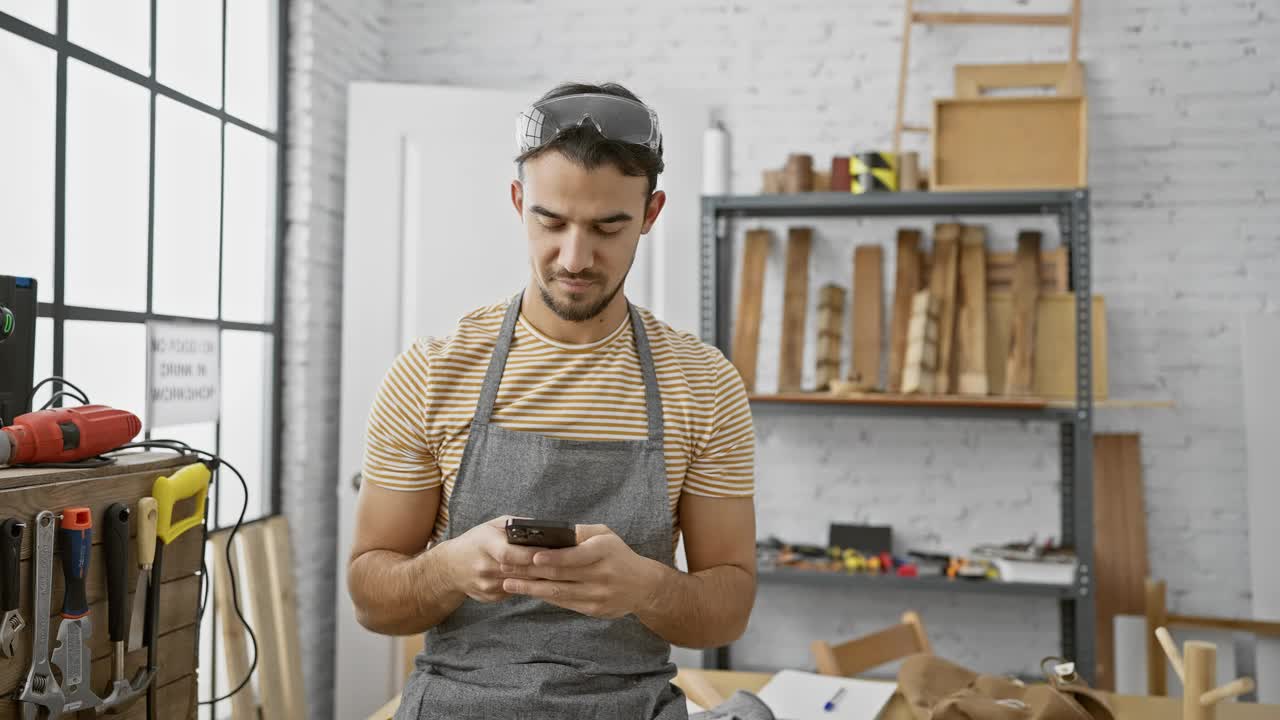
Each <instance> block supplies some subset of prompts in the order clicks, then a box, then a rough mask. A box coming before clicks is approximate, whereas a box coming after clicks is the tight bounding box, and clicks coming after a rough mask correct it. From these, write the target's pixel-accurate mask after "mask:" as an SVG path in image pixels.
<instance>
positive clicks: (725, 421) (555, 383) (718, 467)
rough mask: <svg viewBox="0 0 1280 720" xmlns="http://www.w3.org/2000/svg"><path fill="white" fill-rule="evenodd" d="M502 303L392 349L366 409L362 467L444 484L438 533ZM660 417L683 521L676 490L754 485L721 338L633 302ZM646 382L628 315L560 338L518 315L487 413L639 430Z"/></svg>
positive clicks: (747, 490)
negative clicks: (603, 331) (700, 334)
mask: <svg viewBox="0 0 1280 720" xmlns="http://www.w3.org/2000/svg"><path fill="white" fill-rule="evenodd" d="M506 310H507V303H505V302H504V303H500V304H496V305H490V306H487V307H483V308H480V309H478V310H475V311H473V312H472V313H470V314H468V315H467V316H465V317H464V318H462V320H461V321H460V322H459V324H458V327H457V329H456V330H455V332H454V334H453V335H451V336H449V337H446V338H420V339H419V340H417V341H416V342H414V343H413V345H412V346H411V347H410V348H409V349H408V350H405V351H404V352H403V353H401V354H400V355H399V357H397V358H396V360H395V362H394V363H393V364H392V366H391V369H390V370H389V371H388V372H387V374H386V376H385V377H384V378H383V381H382V385H381V387H380V388H379V390H378V394H377V397H376V398H375V400H374V403H373V407H372V409H371V410H370V412H369V420H368V429H367V435H366V443H365V456H364V467H363V475H364V479H365V480H367V481H368V482H372V483H374V484H376V485H379V486H381V487H384V488H389V489H392V490H405V491H414V490H427V489H431V488H435V487H441V486H443V493H442V497H441V502H440V512H439V515H438V517H437V518H436V524H435V531H434V533H433V537H434V539H437V540H439V539H440V538H442V537H443V534H444V531H445V528H446V527H447V523H448V500H449V496H450V494H451V493H452V491H453V483H454V481H455V479H456V478H457V472H458V468H459V466H460V465H461V463H462V453H463V450H464V449H465V448H466V444H467V437H468V436H469V434H470V433H469V430H470V425H471V421H472V419H473V417H474V415H475V410H476V402H477V400H478V399H479V397H480V387H481V385H482V384H483V382H484V375H485V371H486V370H487V369H488V366H489V358H490V356H491V355H492V352H493V348H494V346H495V345H496V344H497V338H498V332H499V330H500V329H501V326H502V320H503V316H504V315H505V313H506ZM640 315H641V318H642V320H643V322H644V327H645V331H646V334H647V335H648V337H649V344H650V346H651V348H652V352H653V361H654V366H655V369H656V371H657V376H658V390H659V393H660V394H661V396H662V405H663V411H664V416H665V417H664V419H665V427H664V432H665V438H664V440H665V456H666V464H667V499H668V502H669V504H670V507H671V512H672V524H673V526H674V527H675V528H676V533H677V536H678V533H679V517H678V514H677V510H678V503H679V500H680V496H681V494H682V493H686V492H687V493H690V494H693V495H702V496H706V497H751V496H752V495H753V493H754V480H755V472H754V463H755V432H754V429H753V427H752V422H751V410H750V407H749V406H748V403H747V395H746V391H745V389H744V388H743V385H742V379H741V377H740V376H739V375H738V372H737V370H736V369H735V368H734V367H733V365H732V364H730V363H729V361H728V360H726V359H725V357H724V355H723V354H722V353H721V352H720V351H719V350H718V349H716V348H714V347H711V346H709V345H706V344H705V343H703V342H701V341H700V340H698V339H697V338H696V337H694V336H693V335H690V334H688V333H683V332H678V331H676V330H674V329H672V328H671V326H670V325H667V324H666V323H664V322H661V321H659V320H658V319H656V318H655V317H654V316H653V314H652V313H650V312H649V311H648V310H644V309H640ZM646 417H647V416H646V408H645V401H644V382H643V379H642V377H641V374H640V359H639V355H638V353H637V351H636V346H635V342H634V333H633V332H632V329H631V322H630V319H629V318H628V319H626V320H624V321H623V322H622V324H621V325H619V326H618V328H617V329H616V330H614V331H613V332H612V333H610V334H609V336H608V337H605V338H604V339H602V340H599V341H597V342H594V343H591V344H589V345H566V344H564V343H560V342H556V341H554V340H551V339H550V338H548V337H546V336H544V335H543V334H542V333H540V332H538V331H537V330H536V329H535V328H534V327H533V326H532V325H530V324H529V323H528V322H527V321H526V320H525V318H524V316H523V315H521V317H520V322H519V323H518V324H517V325H516V330H515V335H514V338H513V339H512V344H511V352H510V354H509V356H508V358H507V365H506V370H505V371H504V372H503V376H502V383H501V385H500V386H499V389H498V399H497V403H496V405H495V407H494V413H493V422H494V423H495V424H496V425H499V426H501V427H503V428H506V429H509V430H518V431H525V432H533V433H539V434H543V435H549V436H554V437H559V438H571V439H579V440H623V439H635V440H640V439H643V438H644V437H645V436H646V435H647V431H646Z"/></svg>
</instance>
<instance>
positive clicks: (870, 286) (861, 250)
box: [850, 245, 884, 387]
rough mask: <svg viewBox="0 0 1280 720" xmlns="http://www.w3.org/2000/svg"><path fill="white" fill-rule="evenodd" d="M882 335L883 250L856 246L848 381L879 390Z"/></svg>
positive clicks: (869, 246) (854, 252) (871, 246)
mask: <svg viewBox="0 0 1280 720" xmlns="http://www.w3.org/2000/svg"><path fill="white" fill-rule="evenodd" d="M883 335H884V249H883V248H881V247H880V246H879V245H859V246H858V247H857V248H855V249H854V251H853V337H852V338H851V339H852V358H853V368H852V372H851V374H850V379H851V380H853V381H854V382H856V383H860V384H862V385H864V386H869V387H880V345H881V338H882V337H883Z"/></svg>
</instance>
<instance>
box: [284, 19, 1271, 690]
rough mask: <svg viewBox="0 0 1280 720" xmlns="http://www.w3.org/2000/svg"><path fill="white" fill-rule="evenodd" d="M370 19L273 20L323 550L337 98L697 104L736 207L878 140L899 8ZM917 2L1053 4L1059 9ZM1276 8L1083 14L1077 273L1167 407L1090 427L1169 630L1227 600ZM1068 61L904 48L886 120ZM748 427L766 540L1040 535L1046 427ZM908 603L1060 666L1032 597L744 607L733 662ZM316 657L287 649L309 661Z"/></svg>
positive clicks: (1052, 622) (767, 662)
mask: <svg viewBox="0 0 1280 720" xmlns="http://www.w3.org/2000/svg"><path fill="white" fill-rule="evenodd" d="M385 2H389V5H387V4H385ZM385 2H378V3H356V2H346V3H341V2H338V0H329V1H327V2H317V1H312V2H303V1H302V0H298V1H297V2H295V3H294V6H295V18H294V34H295V38H296V40H295V43H294V45H295V47H294V62H295V70H294V73H293V80H294V82H295V87H294V88H293V89H292V97H293V98H294V105H293V107H294V109H295V110H297V111H299V112H298V113H295V116H294V118H293V120H292V124H291V132H293V133H294V135H293V138H292V147H291V149H293V150H295V153H294V156H293V159H292V167H291V181H292V182H293V186H292V193H291V199H293V200H294V203H293V205H292V207H293V210H292V215H293V217H292V218H291V220H292V223H293V224H292V226H291V227H292V230H291V234H290V238H289V240H290V243H289V250H290V258H289V261H290V267H289V273H290V276H289V280H290V282H291V287H290V291H289V296H288V297H289V309H288V310H289V315H288V318H287V320H288V322H289V324H288V325H287V328H288V329H289V332H290V334H289V336H288V344H289V348H290V355H289V356H288V357H287V358H286V361H287V367H286V382H287V383H288V385H287V386H286V393H287V396H286V400H287V405H286V412H287V413H289V414H288V415H287V416H286V417H287V418H289V419H290V425H289V428H288V431H287V432H288V435H287V437H286V440H287V441H288V443H287V444H286V472H287V474H286V482H287V489H286V496H285V498H286V502H287V503H289V506H290V507H294V508H295V510H294V512H296V513H297V515H298V517H307V519H308V521H309V522H311V527H313V528H317V530H321V532H319V533H318V535H317V536H319V537H327V536H329V535H328V534H326V531H328V530H331V529H332V528H333V527H334V525H333V510H332V487H333V482H334V481H335V480H336V478H335V477H333V472H332V467H333V465H334V462H333V460H334V458H333V457H332V455H333V453H332V449H333V447H334V443H333V438H332V434H333V427H334V426H333V424H332V423H331V421H330V417H331V414H332V412H333V411H334V408H335V404H336V394H335V392H334V387H333V386H334V385H335V384H336V379H337V368H336V357H337V337H338V335H337V333H338V329H337V328H336V327H334V326H333V325H332V321H331V318H334V317H336V313H337V310H338V307H339V306H338V304H337V303H338V302H339V299H340V292H339V291H338V284H339V278H340V274H339V271H338V268H337V265H336V264H337V262H338V259H339V257H340V254H339V253H340V247H341V244H340V242H341V241H340V229H341V204H340V199H341V183H342V145H343V133H342V127H343V118H344V113H345V105H344V97H345V94H344V92H343V90H342V88H343V83H344V82H346V81H349V80H352V79H357V78H360V79H365V78H377V77H383V78H385V79H387V80H392V81H403V82H422V83H444V84H453V85H471V86H479V87H536V88H543V87H549V86H551V85H553V84H554V83H556V82H559V81H562V80H569V79H585V80H618V81H620V82H623V83H626V84H628V85H629V86H630V87H632V89H633V90H635V91H637V92H638V93H639V94H640V95H641V96H644V94H645V93H646V92H653V91H656V90H657V89H659V88H676V89H693V90H697V91H698V92H699V93H701V94H702V95H703V96H705V97H708V98H710V99H711V100H712V101H713V102H716V103H719V104H721V105H722V106H723V116H724V119H725V120H726V122H727V124H728V126H729V127H730V129H731V131H732V132H733V134H734V158H733V167H734V168H735V176H734V186H735V188H737V189H738V190H740V191H754V190H756V189H757V188H758V178H759V172H760V170H761V169H762V168H764V167H775V166H779V165H781V164H782V162H783V159H784V158H785V156H786V154H787V153H788V152H790V151H806V152H811V153H813V154H814V155H815V157H816V158H817V159H818V161H819V164H821V163H823V162H825V161H826V159H827V158H829V157H830V156H831V155H832V154H834V153H837V152H840V153H847V152H849V151H850V150H855V149H866V148H874V147H886V146H887V145H888V144H889V142H890V125H891V123H892V119H893V100H894V92H895V87H896V74H897V62H898V53H899V48H900V41H901V11H902V8H901V3H900V2H889V1H888V0H789V1H787V2H765V1H764V0H754V1H749V0H737V1H736V2H731V1H728V0H649V1H648V2H640V1H639V0H624V1H614V2H609V3H600V2H596V1H594V0H561V1H557V2H538V3H534V2H527V1H525V0H469V1H468V2H457V1H451V2H441V1H428V0H385ZM917 5H918V6H919V7H920V8H922V9H942V8H945V9H963V10H985V9H991V10H998V11H1018V10H1030V11H1042V10H1043V11H1046V12H1053V11H1057V10H1060V9H1062V8H1064V7H1065V5H1066V3H1065V1H1062V0H1043V1H1042V0H1034V2H1027V1H1025V0H955V2H945V1H944V0H921V2H918V3H917ZM339 7H341V8H344V9H342V10H337V9H335V8H339ZM1278 15H1280V13H1277V8H1276V6H1275V4H1274V3H1269V2H1239V1H1237V2H1213V3H1209V2H1173V1H1172V0H1168V1H1165V0H1107V1H1105V2H1103V1H1102V0H1091V1H1090V2H1087V3H1086V7H1085V12H1084V31H1083V35H1082V40H1081V53H1082V59H1083V60H1084V61H1085V63H1086V74H1087V83H1088V92H1089V96H1090V118H1089V121H1090V124H1089V127H1090V142H1091V167H1090V171H1091V176H1090V177H1091V186H1092V189H1093V210H1094V224H1093V231H1094V243H1095V255H1094V258H1095V261H1094V273H1095V275H1094V277H1095V288H1096V289H1097V291H1098V292H1100V293H1101V294H1103V295H1105V296H1106V298H1107V303H1108V309H1109V316H1108V320H1109V323H1110V328H1111V332H1110V335H1109V342H1110V367H1111V391H1112V394H1113V396H1116V397H1157V398H1171V399H1173V400H1174V401H1175V402H1176V403H1177V409H1175V410H1155V411H1140V412H1139V411H1125V412H1118V411H1108V412H1105V413H1103V414H1102V415H1101V417H1100V418H1099V419H1098V422H1097V427H1098V429H1099V430H1115V431H1120V430H1138V431H1140V432H1142V434H1143V455H1144V472H1145V477H1146V484H1147V503H1148V508H1149V520H1148V528H1149V534H1150V548H1151V565H1152V571H1153V572H1154V574H1156V575H1158V576H1161V577H1164V578H1167V579H1168V581H1169V586H1170V589H1171V594H1172V597H1171V599H1170V602H1171V605H1172V607H1174V608H1176V609H1178V610H1179V611H1183V612H1191V613H1211V612H1215V613H1228V614H1246V613H1247V612H1248V608H1249V604H1248V597H1249V590H1248V587H1249V578H1248V575H1247V570H1246V569H1245V568H1247V557H1246V553H1247V547H1246V538H1247V532H1248V530H1247V521H1246V516H1245V512H1244V511H1245V503H1246V498H1245V496H1244V488H1245V478H1244V458H1243V456H1242V453H1243V451H1244V441H1243V433H1242V425H1241V423H1242V418H1241V412H1240V409H1239V406H1240V401H1241V398H1242V393H1243V392H1244V389H1243V388H1242V387H1241V385H1240V381H1239V379H1238V378H1239V367H1240V357H1239V347H1240V340H1239V318H1240V314H1241V313H1255V312H1277V311H1278V310H1280V294H1278V293H1277V290H1276V288H1278V287H1280V230H1278V229H1277V227H1278V225H1280V223H1278V221H1280V198H1278V197H1277V192H1276V191H1275V188H1274V182H1269V181H1270V180H1271V175H1272V173H1273V171H1274V170H1273V169H1274V168H1275V167H1277V165H1278V164H1280V139H1278V138H1280V133H1277V130H1278V129H1280V123H1278V122H1277V120H1276V119H1275V118H1276V117H1277V116H1280V113H1278V112H1277V111H1278V110H1280V61H1278V60H1277V53H1278V52H1280V19H1278ZM380 36H381V37H380ZM380 39H381V41H384V42H385V65H384V64H383V63H384V58H383V55H382V54H381V49H382V48H383V47H384V46H383V45H382V44H380ZM1065 55H1066V33H1065V31H1061V30H1056V29H996V28H937V29H917V30H916V31H915V34H914V35H913V61H912V76H911V85H910V87H911V95H910V101H909V103H908V120H909V121H911V120H922V119H924V118H926V117H927V114H926V111H927V109H928V107H929V99H930V98H931V97H934V96H940V95H949V94H950V88H951V66H952V65H953V64H954V63H955V62H957V61H962V62H1016V61H1035V60H1058V59H1061V58H1063V57H1065ZM698 161H699V160H698V158H693V157H691V158H668V162H698ZM1026 225H1027V224H1026V223H1019V224H1014V223H1010V222H1008V221H1000V222H993V223H991V226H990V227H991V233H992V237H993V242H995V243H997V244H1005V245H1007V244H1010V243H1011V242H1012V237H1013V234H1012V233H1013V231H1014V230H1015V229H1016V228H1018V227H1024V226H1026ZM817 227H818V228H819V233H820V243H819V246H818V248H817V250H816V253H815V254H816V255H818V256H819V257H832V258H835V259H834V260H833V261H832V262H833V263H834V267H836V268H843V267H848V258H849V256H850V254H851V246H852V242H890V241H891V237H892V235H891V232H892V227H893V226H892V225H890V224H888V223H879V224H877V223H866V224H858V223H820V224H817ZM1045 229H1047V230H1052V226H1046V228H1045ZM1054 235H1056V233H1052V232H1051V233H1050V237H1053V236H1054ZM818 267H824V265H820V264H817V263H815V268H818ZM770 273H771V274H770V276H769V280H770V281H773V282H772V284H771V290H770V291H769V292H770V299H769V300H767V304H766V316H765V330H764V332H763V333H762V348H766V350H764V351H763V352H762V355H761V361H762V367H761V376H762V377H770V376H772V375H773V374H774V373H775V372H776V366H775V365H772V364H771V363H773V362H775V361H776V359H775V358H774V357H773V353H771V352H770V351H769V350H768V349H767V348H771V347H774V343H775V342H776V336H777V332H778V328H777V327H776V326H777V325H779V324H780V322H779V317H780V316H779V314H778V304H779V300H778V296H777V295H776V294H775V293H776V292H777V290H778V287H779V285H778V282H777V281H776V279H777V278H778V277H780V275H779V270H778V268H777V267H774V268H772V269H771V270H770ZM832 279H840V280H843V281H845V282H846V283H847V279H846V278H844V277H842V276H841V275H833V276H832ZM890 282H891V273H890ZM817 284H818V283H817V282H816V281H815V283H814V287H815V288H816V286H817ZM301 343H305V344H301ZM757 423H758V427H759V436H760V459H759V471H760V526H761V531H762V533H770V532H774V533H778V534H780V535H785V536H789V537H795V538H798V539H811V540H820V539H822V538H823V537H824V536H825V527H826V523H827V522H828V521H829V520H832V519H837V518H839V519H855V520H873V521H877V522H886V523H892V524H894V525H895V526H897V527H898V528H899V531H900V533H901V534H902V535H903V536H904V537H905V538H906V539H907V540H908V541H909V542H911V543H919V544H927V543H936V542H939V541H947V542H954V543H956V544H957V545H961V546H963V545H964V544H967V543H971V542H973V541H978V540H997V539H1007V538H1009V537H1011V536H1017V535H1025V534H1029V533H1030V532H1032V531H1033V530H1034V529H1036V528H1038V527H1040V526H1042V525H1045V524H1049V525H1055V526H1056V518H1057V517H1058V507H1057V502H1056V488H1055V484H1056V479H1057V465H1056V458H1057V440H1056V432H1055V431H1054V429H1053V428H1050V427H1047V426H1038V425H1023V424H1018V423H994V424H977V425H975V424H962V423H958V422H953V421H947V422H943V421H912V420H903V419H896V420H871V419H858V418H852V417H832V416H828V417H820V418H796V417H789V418H786V419H783V418H781V417H779V416H769V415H765V414H763V413H761V414H759V415H758V417H757ZM315 516H319V524H316V523H317V518H316V517H315ZM330 534H331V533H330ZM314 537H316V536H313V538H314ZM333 557H334V553H333V548H332V547H328V546H326V545H324V544H323V543H321V544H320V545H319V546H313V551H312V552H311V553H310V554H308V556H307V557H305V558H300V560H301V561H302V562H303V564H302V567H301V568H300V572H302V573H303V574H304V578H305V577H306V574H307V573H315V574H316V576H317V577H318V578H321V579H323V578H329V580H328V581H327V582H329V584H330V585H329V586H326V589H325V590H324V591H320V592H317V593H314V594H312V595H311V597H312V599H313V601H314V602H317V603H324V604H327V603H328V599H327V598H329V597H331V596H332V591H331V590H329V589H327V588H328V587H331V584H332V580H331V578H332V562H333ZM310 582H312V581H311V580H310V579H308V583H310ZM316 582H323V580H317V581H316ZM305 587H306V586H304V588H305ZM304 597H306V595H304ZM907 604H910V605H913V606H915V607H917V608H918V609H920V610H921V611H922V612H923V613H924V616H925V619H926V622H927V623H929V625H930V627H931V634H932V635H933V636H934V637H935V639H936V641H937V646H938V648H939V651H940V652H942V653H944V654H947V655H950V656H953V657H955V658H957V659H959V660H962V661H967V662H973V663H977V664H980V665H981V666H982V667H984V668H987V669H991V670H1022V671H1028V670H1030V669H1031V667H1032V666H1033V665H1034V663H1035V661H1036V660H1038V658H1039V657H1040V655H1041V654H1044V653H1048V652H1052V651H1055V650H1056V643H1055V642H1054V641H1053V640H1052V639H1050V640H1049V641H1048V642H1046V641H1045V637H1048V638H1053V637H1056V627H1057V623H1056V608H1055V607H1054V604H1053V603H1052V602H1051V601H1043V602H1014V601H1010V600H999V601H998V602H992V601H991V600H989V599H977V598H972V597H955V598H932V597H922V596H918V595H902V596H897V595H874V596H867V597H854V596H846V597H834V596H833V597H826V598H821V597H818V596H817V595H816V594H815V593H813V592H812V591H810V590H799V589H782V588H765V589H763V590H762V592H761V595H760V600H759V606H758V607H759V609H758V611H757V613H756V615H755V619H754V621H753V623H752V626H751V629H750V631H749V633H748V635H747V637H746V638H744V640H743V641H742V642H741V643H740V644H739V646H738V652H737V655H736V658H737V663H739V664H741V665H743V666H759V667H777V666H782V665H804V664H805V663H807V662H808V655H807V650H806V643H807V640H808V639H809V638H810V637H839V636H844V635H852V634H856V633H860V632H864V631H867V630H869V629H872V628H873V627H875V626H878V625H880V624H884V623H887V622H890V621H891V620H892V619H893V617H894V615H895V614H896V612H897V611H898V610H899V609H900V608H901V607H902V606H903V605H907ZM322 607H323V605H317V608H322ZM307 615H308V614H307V613H306V611H305V609H304V616H307ZM330 615H331V613H330ZM324 617H329V615H324ZM321 637H324V636H323V635H317V636H315V639H312V640H309V642H312V643H316V644H315V645H313V646H312V647H311V648H309V649H311V650H315V651H316V652H317V653H318V652H320V651H321V649H322V646H323V647H328V646H326V645H324V642H327V641H324V642H322V641H321V640H320V639H319V638H321ZM308 655H309V656H310V657H315V656H314V655H312V654H311V653H308ZM320 665H322V663H321V661H320V660H318V659H317V660H312V661H310V664H309V669H311V668H313V666H314V669H312V672H311V673H309V675H308V677H309V682H311V683H312V687H325V685H324V683H323V682H322V681H321V680H322V679H323V678H326V677H327V676H326V675H323V674H321V673H322V672H323V671H322V670H320V669H319V667H320Z"/></svg>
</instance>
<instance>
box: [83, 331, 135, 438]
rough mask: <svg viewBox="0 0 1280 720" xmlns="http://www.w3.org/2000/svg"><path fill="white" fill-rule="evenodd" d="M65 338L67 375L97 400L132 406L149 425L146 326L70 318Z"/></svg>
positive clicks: (95, 401) (121, 406)
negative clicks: (147, 412) (147, 413)
mask: <svg viewBox="0 0 1280 720" xmlns="http://www.w3.org/2000/svg"><path fill="white" fill-rule="evenodd" d="M63 339H64V340H65V345H64V348H63V354H64V356H65V357H63V360H62V365H63V371H64V372H63V377H65V378H67V379H68V380H70V381H71V382H73V383H75V384H76V385H79V386H80V387H81V388H83V389H84V391H85V392H86V393H88V394H89V399H90V400H92V401H93V402H94V403H95V404H100V405H110V406H111V407H114V408H120V409H121V410H128V411H129V412H131V413H133V414H134V415H137V416H138V417H140V418H142V425H143V427H146V425H147V417H146V402H145V399H146V382H147V377H146V376H147V359H146V347H147V345H146V343H147V331H146V326H145V325H143V324H141V323H114V322H96V321H89V320H67V321H66V329H65V330H64V336H63Z"/></svg>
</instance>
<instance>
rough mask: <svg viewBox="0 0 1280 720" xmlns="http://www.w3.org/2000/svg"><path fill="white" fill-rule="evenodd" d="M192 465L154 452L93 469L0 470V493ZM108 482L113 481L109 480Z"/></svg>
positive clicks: (190, 459)
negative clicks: (1, 491)
mask: <svg viewBox="0 0 1280 720" xmlns="http://www.w3.org/2000/svg"><path fill="white" fill-rule="evenodd" d="M194 461H195V458H194V457H193V456H190V455H187V456H182V455H177V454H175V453H171V452H159V451H157V452H138V453H124V454H121V455H119V456H117V458H116V461H115V463H113V464H111V465H108V466H105V467H97V468H74V469H72V468H27V467H22V468H16V467H10V468H0V490H9V489H12V488H20V487H27V486H31V485H49V484H51V483H56V482H65V481H68V480H87V479H100V478H103V477H107V476H110V477H112V478H117V477H119V476H120V475H126V474H133V473H144V472H147V471H153V470H154V471H162V470H165V469H168V468H176V467H182V466H183V465H187V464H190V463H192V462H194ZM163 474H164V473H163V472H151V473H150V475H151V477H153V478H154V477H155V476H157V475H163ZM112 482H115V480H114V479H113V480H112ZM6 497H7V496H6Z"/></svg>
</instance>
